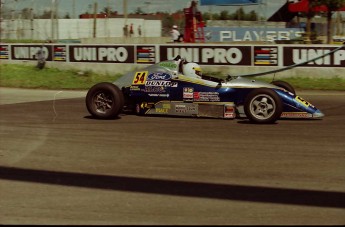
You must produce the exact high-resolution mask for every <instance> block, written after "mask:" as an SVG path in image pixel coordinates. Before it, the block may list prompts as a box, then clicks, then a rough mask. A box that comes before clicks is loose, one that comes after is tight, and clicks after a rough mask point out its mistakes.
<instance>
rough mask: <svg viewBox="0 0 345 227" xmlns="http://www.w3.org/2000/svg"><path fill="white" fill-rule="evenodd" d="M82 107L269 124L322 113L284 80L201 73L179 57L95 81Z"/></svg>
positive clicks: (114, 113)
mask: <svg viewBox="0 0 345 227" xmlns="http://www.w3.org/2000/svg"><path fill="white" fill-rule="evenodd" d="M86 107H87V110H88V111H89V113H90V114H91V115H92V116H93V117H94V118H98V119H111V118H116V117H118V115H119V114H131V113H133V114H137V115H166V116H184V117H206V118H223V119H235V118H238V119H240V118H247V119H249V120H250V122H253V123H259V124H271V123H274V122H276V121H277V120H278V119H280V118H315V119H321V118H322V117H324V114H323V113H322V112H321V111H320V110H319V109H317V108H316V107H315V106H314V105H312V104H311V103H310V102H308V101H306V100H305V99H303V98H302V97H300V96H298V95H296V92H295V90H294V88H293V87H292V86H291V85H290V84H289V83H287V82H284V81H273V82H272V83H267V82H264V81H259V80H254V79H248V78H246V77H241V76H227V77H226V78H225V79H221V78H219V77H215V76H207V75H203V74H202V70H201V68H200V66H199V65H198V64H196V63H193V62H187V61H186V60H185V59H183V58H181V57H180V56H177V57H176V58H174V59H172V60H166V61H162V62H159V63H156V64H153V65H150V66H148V67H146V68H143V69H140V70H136V71H133V72H129V73H127V74H125V75H124V76H122V77H120V78H119V79H118V80H116V81H114V82H112V83H111V82H101V83H98V84H95V85H94V86H92V87H91V88H90V89H89V90H88V92H87V95H86Z"/></svg>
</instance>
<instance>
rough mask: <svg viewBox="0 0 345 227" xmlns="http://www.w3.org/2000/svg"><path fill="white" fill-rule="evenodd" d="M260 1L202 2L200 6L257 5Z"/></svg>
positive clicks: (211, 0) (223, 0) (228, 0)
mask: <svg viewBox="0 0 345 227" xmlns="http://www.w3.org/2000/svg"><path fill="white" fill-rule="evenodd" d="M259 2H260V0H200V5H201V6H203V5H218V6H226V5H257V4H259Z"/></svg>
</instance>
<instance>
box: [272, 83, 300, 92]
mask: <svg viewBox="0 0 345 227" xmlns="http://www.w3.org/2000/svg"><path fill="white" fill-rule="evenodd" d="M271 84H273V85H276V86H278V87H281V88H284V89H285V90H287V91H289V92H291V93H292V94H294V95H295V94H296V91H295V89H294V88H293V86H292V85H291V84H289V83H288V82H285V81H282V80H275V81H272V82H271Z"/></svg>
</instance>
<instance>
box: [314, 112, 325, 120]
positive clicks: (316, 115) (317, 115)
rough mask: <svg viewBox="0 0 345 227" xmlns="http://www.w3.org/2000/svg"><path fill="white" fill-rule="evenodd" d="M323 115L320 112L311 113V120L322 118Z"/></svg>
mask: <svg viewBox="0 0 345 227" xmlns="http://www.w3.org/2000/svg"><path fill="white" fill-rule="evenodd" d="M324 116H325V115H324V114H323V113H322V112H321V111H320V110H317V111H316V112H315V113H313V118H323V117H324Z"/></svg>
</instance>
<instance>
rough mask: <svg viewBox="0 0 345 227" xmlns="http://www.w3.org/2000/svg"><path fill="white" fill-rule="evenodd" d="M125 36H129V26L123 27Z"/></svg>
mask: <svg viewBox="0 0 345 227" xmlns="http://www.w3.org/2000/svg"><path fill="white" fill-rule="evenodd" d="M123 35H124V36H125V37H126V38H127V36H128V25H127V24H126V25H125V26H123Z"/></svg>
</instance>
